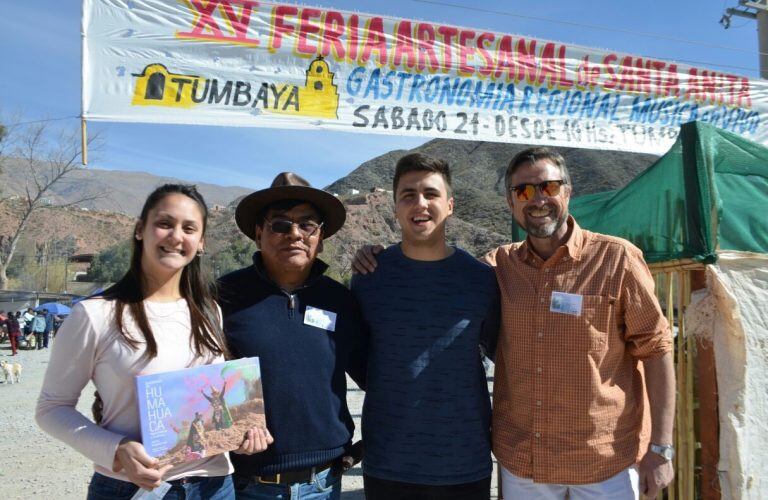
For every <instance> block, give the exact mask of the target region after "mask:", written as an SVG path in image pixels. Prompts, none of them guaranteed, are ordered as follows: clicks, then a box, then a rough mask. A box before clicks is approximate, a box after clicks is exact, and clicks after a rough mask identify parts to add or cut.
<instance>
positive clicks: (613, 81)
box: [603, 54, 619, 90]
mask: <svg viewBox="0 0 768 500" xmlns="http://www.w3.org/2000/svg"><path fill="white" fill-rule="evenodd" d="M618 58H619V56H617V55H616V54H608V55H606V56H605V57H603V68H604V69H605V72H606V73H607V74H608V79H607V80H606V81H605V83H604V84H603V88H606V89H609V90H610V89H613V88H616V85H618V79H617V78H616V72H615V71H613V66H612V64H613V62H614V61H615V60H616V59H618Z"/></svg>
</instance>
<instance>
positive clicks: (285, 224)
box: [272, 220, 293, 234]
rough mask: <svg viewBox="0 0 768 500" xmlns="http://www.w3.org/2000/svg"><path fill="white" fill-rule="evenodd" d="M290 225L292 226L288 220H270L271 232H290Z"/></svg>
mask: <svg viewBox="0 0 768 500" xmlns="http://www.w3.org/2000/svg"><path fill="white" fill-rule="evenodd" d="M291 227H293V222H291V221H289V220H273V221H272V232H273V233H279V234H287V233H290V232H291Z"/></svg>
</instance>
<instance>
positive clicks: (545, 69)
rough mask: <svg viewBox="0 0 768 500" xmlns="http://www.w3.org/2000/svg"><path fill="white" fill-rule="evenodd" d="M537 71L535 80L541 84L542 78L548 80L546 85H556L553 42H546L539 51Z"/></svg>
mask: <svg viewBox="0 0 768 500" xmlns="http://www.w3.org/2000/svg"><path fill="white" fill-rule="evenodd" d="M539 67H540V68H541V70H540V71H539V75H538V79H537V82H536V83H538V84H541V83H543V82H544V80H545V79H546V80H548V86H549V87H553V86H555V85H557V78H558V71H557V63H556V62H555V44H554V43H551V42H550V43H547V44H545V45H544V48H543V49H542V51H541V56H540V61H539Z"/></svg>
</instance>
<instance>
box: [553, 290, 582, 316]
mask: <svg viewBox="0 0 768 500" xmlns="http://www.w3.org/2000/svg"><path fill="white" fill-rule="evenodd" d="M583 299H584V297H582V296H581V295H576V294H574V293H565V292H552V301H551V302H550V303H549V311H550V312H553V313H560V314H570V315H571V316H581V303H582V301H583Z"/></svg>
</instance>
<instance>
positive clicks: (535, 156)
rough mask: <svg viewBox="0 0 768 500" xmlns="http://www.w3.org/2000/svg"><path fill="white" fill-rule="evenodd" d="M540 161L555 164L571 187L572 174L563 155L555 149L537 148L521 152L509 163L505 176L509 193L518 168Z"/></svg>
mask: <svg viewBox="0 0 768 500" xmlns="http://www.w3.org/2000/svg"><path fill="white" fill-rule="evenodd" d="M539 160H549V161H551V162H552V163H554V165H555V166H556V167H557V168H558V169H560V174H562V176H563V180H564V181H565V183H566V184H568V185H571V174H570V173H569V172H568V167H566V166H565V158H563V155H561V154H560V153H558V152H557V151H555V150H554V149H550V148H547V147H544V146H536V147H532V148H528V149H524V150H522V151H520V152H519V153H517V154H516V155H515V156H514V158H512V161H510V162H509V166H508V167H507V172H506V174H504V187H505V188H506V189H507V191H509V190H510V189H511V188H512V186H510V179H512V176H513V175H514V174H515V172H517V169H518V168H520V167H521V166H523V165H526V164H528V163H535V162H537V161H539ZM549 180H555V179H549Z"/></svg>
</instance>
